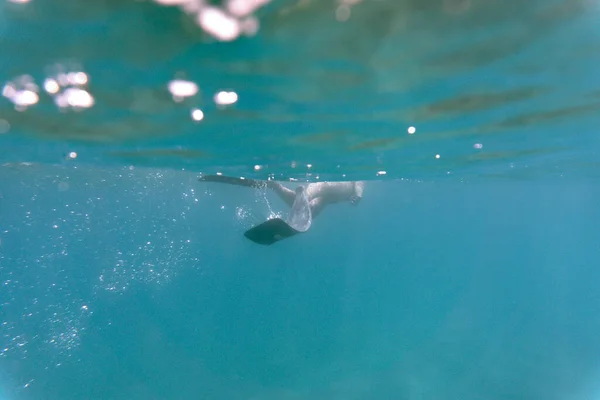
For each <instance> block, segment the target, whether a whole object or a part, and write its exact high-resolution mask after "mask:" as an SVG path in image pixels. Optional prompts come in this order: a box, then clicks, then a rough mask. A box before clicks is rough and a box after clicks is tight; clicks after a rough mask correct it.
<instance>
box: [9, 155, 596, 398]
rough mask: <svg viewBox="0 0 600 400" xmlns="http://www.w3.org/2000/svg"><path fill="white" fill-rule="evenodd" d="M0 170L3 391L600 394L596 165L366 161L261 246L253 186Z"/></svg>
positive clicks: (258, 200)
mask: <svg viewBox="0 0 600 400" xmlns="http://www.w3.org/2000/svg"><path fill="white" fill-rule="evenodd" d="M0 171H1V173H2V182H3V184H2V192H1V194H2V209H1V218H2V226H3V231H2V234H1V239H2V244H1V247H0V249H1V251H2V252H1V258H0V267H1V268H2V269H1V273H2V292H1V300H2V321H3V325H2V338H1V340H2V346H4V347H6V348H7V350H4V351H3V352H2V357H1V358H0V372H1V375H0V376H1V377H2V378H1V380H0V384H1V387H2V389H3V393H4V394H3V399H4V398H5V399H46V398H52V399H57V398H60V399H80V398H94V399H192V398H194V399H196V398H202V399H254V398H257V399H258V398H260V399H271V398H273V399H282V398H283V399H308V398H310V399H316V398H318V399H416V398H419V399H433V398H436V399H440V398H443V399H476V398H510V399H593V398H595V396H597V390H598V385H597V384H596V383H595V382H597V380H598V367H599V366H598V356H599V351H600V342H599V341H598V335H597V333H598V329H599V327H600V317H599V315H600V314H599V306H600V299H599V294H598V290H597V285H598V279H599V278H600V276H599V275H600V273H599V272H598V263H597V255H598V241H597V237H598V228H597V223H596V221H597V220H598V217H599V211H598V209H597V207H596V199H597V198H598V195H599V192H598V188H597V187H595V186H594V185H591V184H588V183H586V182H570V183H568V184H566V183H561V184H557V183H554V182H543V181H540V182H535V183H531V182H526V183H523V182H502V181H498V182H476V183H471V184H461V183H450V184H432V183H418V182H408V181H389V182H369V183H368V186H367V189H366V192H365V197H364V200H363V203H362V204H361V205H360V206H359V207H357V208H353V207H351V206H349V205H347V206H346V205H340V206H339V207H331V208H330V209H328V210H327V211H326V212H325V213H324V214H323V215H322V216H321V217H320V218H319V219H317V220H316V221H315V223H314V225H313V228H312V229H311V231H310V232H309V234H306V235H302V236H299V237H296V238H294V239H291V240H288V241H285V242H281V243H279V244H277V245H276V246H272V247H258V246H256V245H254V244H253V243H251V242H249V241H247V240H246V239H245V238H244V237H243V236H242V232H243V230H244V229H245V228H246V227H248V226H251V225H252V224H253V223H254V222H256V221H259V220H262V218H264V217H265V215H267V214H268V212H269V207H268V206H267V204H266V203H265V201H264V198H263V197H262V195H259V196H257V195H256V194H255V193H254V192H252V191H248V190H246V189H244V188H237V187H227V186H218V185H215V184H212V185H209V184H201V183H200V182H197V181H196V179H195V175H193V174H188V173H185V172H160V171H153V170H143V169H142V170H137V169H134V170H133V171H131V170H129V169H127V170H120V169H119V170H101V169H85V170H80V169H72V168H67V167H39V166H29V167H12V168H3V169H2V170H0ZM65 184H68V189H66V190H65V188H66V186H65ZM267 197H268V198H269V199H270V204H271V208H272V209H273V210H274V211H279V210H283V205H282V204H281V203H280V202H279V200H278V199H273V198H271V196H270V195H269V196H267ZM238 207H239V208H242V209H244V210H246V213H247V214H244V213H240V212H239V211H238V210H236V208H238ZM240 215H247V217H245V218H242V217H240ZM55 225H56V227H54V226H55ZM83 306H86V307H87V309H82V307H83ZM53 339H54V340H55V342H51V341H52V340H53ZM19 343H24V344H23V345H22V346H21V347H19ZM28 382H30V384H29V385H28V386H27V387H26V388H24V387H23V386H24V385H26V384H27V383H28Z"/></svg>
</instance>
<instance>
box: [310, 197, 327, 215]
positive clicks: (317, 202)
mask: <svg viewBox="0 0 600 400" xmlns="http://www.w3.org/2000/svg"><path fill="white" fill-rule="evenodd" d="M309 204H310V214H311V215H312V218H313V219H315V218H316V217H317V215H319V214H320V213H321V211H323V209H324V208H325V206H326V205H327V203H326V202H325V200H323V198H322V197H317V198H316V199H312V200H311V201H310V203H309Z"/></svg>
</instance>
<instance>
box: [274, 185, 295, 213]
mask: <svg viewBox="0 0 600 400" xmlns="http://www.w3.org/2000/svg"><path fill="white" fill-rule="evenodd" d="M267 187H268V188H271V189H273V191H274V192H275V194H277V196H279V198H280V199H281V200H283V201H284V202H285V204H287V205H288V207H292V205H293V204H294V200H295V199H296V192H295V191H293V190H292V189H288V188H286V187H285V186H283V185H282V184H281V183H279V182H275V181H268V182H267Z"/></svg>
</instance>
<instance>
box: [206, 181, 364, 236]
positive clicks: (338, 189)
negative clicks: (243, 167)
mask: <svg viewBox="0 0 600 400" xmlns="http://www.w3.org/2000/svg"><path fill="white" fill-rule="evenodd" d="M198 180H200V181H204V182H219V183H227V184H230V185H237V186H245V187H252V188H257V189H260V188H268V189H271V190H273V191H274V192H275V193H276V194H277V195H278V196H279V198H281V199H282V200H283V202H284V203H285V204H287V206H288V207H290V213H289V217H288V218H287V220H283V219H281V218H271V219H269V220H267V221H266V222H263V223H262V224H260V225H257V226H255V227H253V228H251V229H249V230H248V231H246V232H245V233H244V236H246V237H247V238H248V239H250V240H252V241H253V242H255V243H259V244H263V245H271V244H273V243H276V242H278V241H280V240H282V239H285V238H288V237H291V236H295V235H296V234H298V233H302V232H306V231H308V230H309V228H310V226H311V225H312V220H313V218H315V217H316V216H317V215H319V214H320V213H321V212H322V211H323V209H325V207H326V206H328V205H329V204H335V203H341V202H349V203H351V204H354V205H357V204H358V203H359V202H360V201H361V200H362V197H363V192H364V187H365V182H364V181H345V182H314V183H309V184H308V185H306V186H303V185H300V186H298V187H297V188H296V189H295V190H292V189H290V188H288V187H285V186H284V185H282V184H281V183H279V182H275V181H261V180H254V179H245V178H232V177H227V176H222V175H206V176H201V177H200V178H198Z"/></svg>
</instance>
